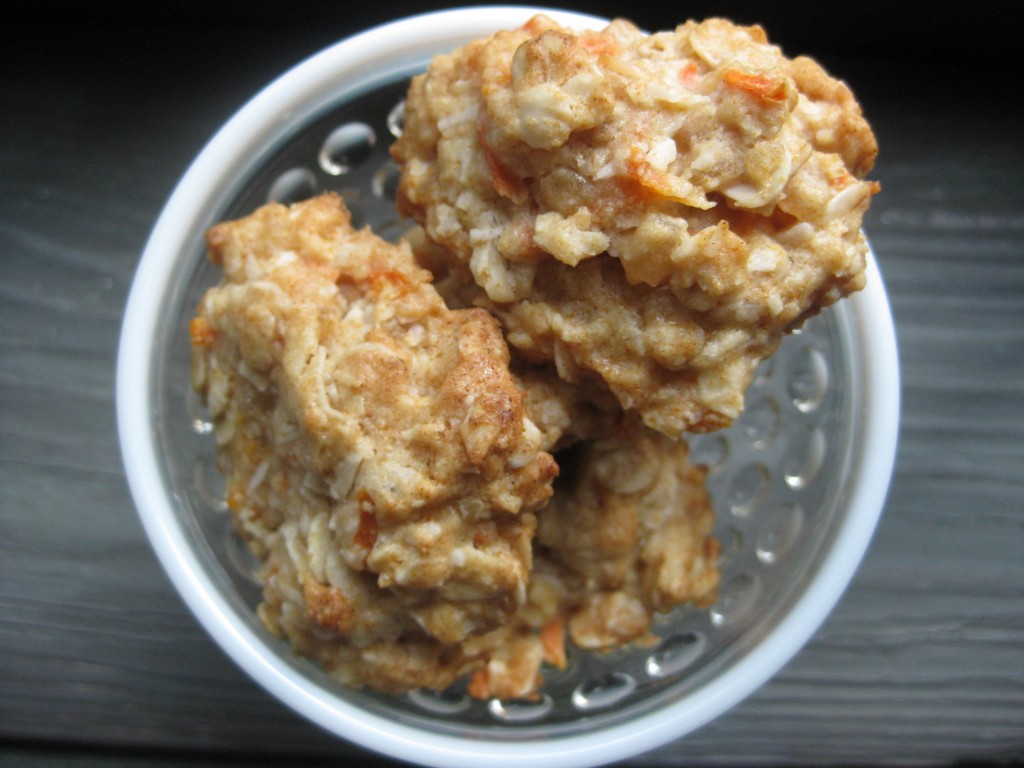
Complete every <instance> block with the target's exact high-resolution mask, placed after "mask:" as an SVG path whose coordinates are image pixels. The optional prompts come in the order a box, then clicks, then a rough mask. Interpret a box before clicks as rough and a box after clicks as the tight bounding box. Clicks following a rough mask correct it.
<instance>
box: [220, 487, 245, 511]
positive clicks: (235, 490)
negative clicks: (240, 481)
mask: <svg viewBox="0 0 1024 768" xmlns="http://www.w3.org/2000/svg"><path fill="white" fill-rule="evenodd" d="M224 500H225V501H226V502H227V504H228V508H229V509H230V510H231V511H232V512H237V511H238V510H240V509H241V508H242V505H243V504H245V489H243V488H242V487H241V486H240V485H236V486H233V487H231V488H229V489H228V493H227V496H226V497H225V499H224Z"/></svg>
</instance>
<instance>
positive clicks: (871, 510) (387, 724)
mask: <svg viewBox="0 0 1024 768" xmlns="http://www.w3.org/2000/svg"><path fill="white" fill-rule="evenodd" d="M535 13H545V14H547V15H549V16H551V17H552V18H553V19H555V20H556V21H557V22H559V23H560V24H562V25H564V26H568V27H575V28H601V27H603V26H604V25H605V24H606V23H607V19H603V18H601V17H597V16H591V15H587V14H580V13H573V12H567V11H561V10H557V9H553V8H545V7H539V6H537V7H534V6H480V7H473V8H456V9H451V10H443V11H435V12H430V13H423V14H418V15H415V16H410V17H407V18H403V19H400V20H397V21H393V22H388V23H385V24H381V25H379V26H377V27H374V28H371V29H369V30H367V31H365V32H362V33H359V34H357V35H354V36H352V37H349V38H346V39H344V40H341V41H340V42H338V43H336V44H334V45H332V46H330V47H328V48H326V49H324V50H323V51H321V52H319V53H317V54H314V55H313V56H311V57H309V58H308V59H306V60H305V61H302V62H300V63H299V64H298V65H296V66H295V67H293V68H292V69H290V70H288V71H287V72H285V73H284V74H283V75H281V76H280V77H278V78H277V79H275V80H274V81H273V82H271V83H270V84H269V85H268V86H266V87H265V88H264V89H263V90H262V91H260V92H259V93H258V94H257V95H256V96H255V97H253V98H252V99H251V100H250V101H249V102H248V103H246V104H245V105H244V106H243V107H242V108H241V109H240V110H239V111H238V112H236V113H235V115H234V116H233V117H231V118H230V119H229V120H228V121H227V122H226V123H225V124H224V126H223V127H222V128H221V129H220V130H219V131H218V132H217V133H216V134H215V135H214V136H213V138H212V139H211V140H210V141H209V142H208V143H207V145H206V146H205V147H204V148H203V150H202V151H201V152H200V153H199V155H198V156H197V157H196V159H195V160H194V161H193V162H192V164H191V165H190V166H189V168H188V169H187V170H186V172H185V174H184V175H183V176H182V178H181V180H180V181H179V183H178V185H177V186H176V187H175V189H174V191H173V192H172V194H171V196H170V197H169V198H168V200H167V203H166V204H165V206H164V208H163V210H162V212H161V214H160V216H159V218H158V219H157V222H156V224H155V225H154V227H153V230H152V232H151V235H150V237H149V240H148V241H147V244H146V246H145V249H144V251H143V253H142V256H141V259H140V262H139V265H138V267H137V270H136V273H135V277H134V279H133V282H132V286H131V289H130V293H129V297H128V301H127V305H126V308H125V313H124V317H123V321H122V328H121V336H120V341H119V346H118V357H117V370H116V413H117V421H118V433H119V440H120V446H121V453H122V461H123V464H124V468H125V473H126V477H127V480H128V485H129V489H130V492H131V495H132V498H133V501H134V503H135V506H136V509H137V511H138V514H139V517H140V518H141V521H142V523H143V527H144V529H145V532H146V535H147V537H148V539H149V542H150V544H151V546H152V547H153V549H154V550H155V552H156V555H157V557H158V559H159V560H160V562H161V564H162V566H163V568H164V570H165V571H166V572H167V574H168V576H169V577H170V579H171V581H172V583H173V584H174V586H175V588H176V589H177V591H178V593H179V594H180V595H181V596H182V598H183V599H184V600H185V602H186V604H187V605H188V607H189V608H190V610H191V611H192V612H193V614H194V615H195V616H196V618H197V619H198V620H199V622H200V623H201V625H202V626H203V627H204V628H205V630H206V631H207V632H208V633H209V634H210V635H211V636H212V637H213V638H214V640H215V641H216V642H217V643H218V645H220V646H221V648H222V649H223V650H224V651H225V652H227V654H228V655H229V657H230V658H232V660H233V661H234V662H235V663H236V664H238V665H239V666H240V667H241V668H242V669H243V670H244V671H245V672H246V673H248V674H249V675H250V676H251V677H252V678H253V679H254V680H256V681H257V682H258V683H259V684H260V685H262V686H263V687H264V688H265V689H266V690H267V691H269V692H270V693H271V694H272V695H274V696H275V697H276V698H278V699H279V700H280V701H282V702H283V703H285V704H286V705H288V706H289V707H290V708H292V709H293V710H295V711H296V712H298V713H299V714H301V715H303V716H304V717H306V718H307V719H309V720H311V721H312V722H314V723H316V724H317V725H319V726H321V727H323V728H324V729H326V730H327V731H329V732H331V733H333V734H335V735H338V736H341V737H343V738H345V739H347V740H348V741H350V742H352V743H355V744H358V745H361V746H363V747H366V748H368V749H372V750H374V751H377V752H381V753H384V754H387V755H389V756H391V757H395V758H398V759H403V760H407V761H411V762H415V763H421V764H426V765H434V766H458V767H459V768H462V767H464V768H475V767H476V766H477V765H478V763H479V761H480V760H483V759H486V760H487V761H488V762H489V764H490V765H492V766H496V767H498V768H501V767H502V766H509V767H512V766H515V767H519V766H526V765H531V766H549V765H550V766H565V767H566V768H572V767H573V766H579V767H582V766H593V765H599V764H604V763H608V762H612V761H615V760H620V759H624V758H627V757H630V756H633V755H636V754H639V753H642V752H645V751H648V750H650V749H653V748H655V747H658V746H660V745H662V744H664V743H666V742H668V741H670V740H672V739H675V738H679V737H681V736H683V735H685V734H687V733H689V732H691V731H693V730H695V729H696V728H698V727H700V726H702V725H704V724H706V723H707V722H709V721H711V720H712V719H714V718H716V717H718V716H719V715H720V714H722V713H723V712H725V711H726V710H728V709H730V708H731V707H733V706H735V705H736V704H738V703H739V702H740V701H742V700H743V699H744V698H746V697H747V696H748V695H750V694H751V693H752V692H753V691H755V690H756V689H757V688H759V687H760V686H761V685H763V684H764V683H765V682H767V680H768V679H769V678H770V677H771V676H773V675H774V674H775V673H776V672H777V671H778V670H779V669H781V668H782V667H783V666H784V665H785V664H786V663H787V662H788V661H789V660H790V659H791V658H792V657H793V656H794V655H795V654H796V653H797V651H798V650H799V649H800V648H801V647H803V646H804V645H805V644H806V642H807V641H808V640H809V639H810V638H811V636H812V635H813V634H814V632H815V631H816V630H817V629H818V627H819V626H820V625H821V624H822V622H823V621H824V620H825V618H826V617H827V616H828V614H829V613H830V612H831V610H832V609H833V607H834V606H835V605H836V603H837V602H838V600H839V599H840V597H841V596H842V594H843V592H844V591H845V589H846V587H847V585H848V584H849V582H850V580H851V579H852V577H853V575H854V573H855V572H856V569H857V567H858V566H859V564H860V562H861V560H862V558H863V556H864V554H865V552H866V550H867V547H868V545H869V543H870V540H871V538H872V536H873V533H874V531H875V528H876V526H877V522H878V519H879V517H880V515H881V512H882V508H883V506H884V502H885V498H886V496H887V493H888V488H889V482H890V479H891V475H892V470H893V465H894V462H895V455H896V445H897V437H898V429H899V413H900V380H899V364H898V354H897V348H896V335H895V327H894V323H893V319H892V312H891V309H890V305H889V300H888V297H887V295H886V292H885V287H884V284H883V281H882V276H881V273H880V270H879V268H878V264H877V261H876V259H875V256H874V254H873V252H871V251H870V249H869V252H868V257H867V270H866V275H867V284H866V287H865V288H864V290H862V291H860V292H858V293H856V294H854V295H852V296H850V297H848V298H847V299H846V300H845V303H846V305H847V306H848V307H849V310H850V313H849V314H850V318H851V322H852V324H853V326H854V330H855V331H856V334H855V337H856V340H857V342H858V344H859V348H858V349H857V350H856V351H857V352H858V353H859V354H858V360H859V361H860V365H859V366H858V367H859V370H857V371H855V377H856V379H855V385H856V386H859V387H861V388H862V391H863V392H864V393H865V394H864V397H863V406H864V408H863V414H862V415H863V419H862V421H861V423H860V424H859V428H860V430H861V432H862V436H863V439H862V440H861V441H860V442H859V444H858V450H857V452H856V453H855V455H854V456H853V457H852V461H853V470H852V476H854V477H858V478H861V481H860V482H857V483H854V484H853V486H852V490H851V495H850V497H849V502H848V509H849V511H848V513H847V514H846V515H845V516H844V518H843V521H842V525H841V527H840V529H839V530H838V531H837V535H836V539H835V543H834V545H833V546H832V547H831V548H830V549H829V551H828V553H827V556H826V557H825V559H824V560H823V561H822V563H821V565H820V567H819V570H818V573H817V575H816V576H815V578H814V579H813V580H812V581H811V582H810V583H809V585H808V587H807V588H806V589H805V590H804V591H803V593H802V594H801V595H800V596H799V597H798V598H797V600H796V602H795V604H794V606H793V607H792V610H791V611H790V612H789V613H788V614H787V615H786V616H785V617H784V618H783V619H782V620H781V621H780V623H779V624H778V625H777V626H776V627H775V628H774V629H773V630H771V631H770V632H769V634H768V635H767V636H766V637H765V639H764V640H763V641H762V642H761V643H760V644H759V645H758V647H757V648H756V649H754V650H753V651H751V652H750V653H749V654H747V655H746V656H745V657H744V658H742V659H741V660H740V661H739V663H738V664H737V665H736V666H734V667H731V668H729V669H728V670H726V671H725V672H724V673H723V674H721V675H720V676H718V677H716V678H714V679H712V680H710V681H708V682H707V683H706V684H705V685H703V686H701V687H700V688H698V689H697V690H696V691H694V693H693V694H692V695H690V696H688V697H686V698H684V699H682V700H680V701H676V702H673V703H671V704H669V705H667V706H665V707H663V708H661V709H657V710H654V711H650V712H647V713H645V714H643V715H641V716H639V717H637V718H635V719H633V720H630V721H628V722H626V723H621V724H616V725H612V726H610V727H607V728H603V729H600V730H595V731H590V732H586V733H583V734H580V735H563V736H559V737H555V738H544V739H536V740H524V739H523V738H521V737H518V738H517V737H516V736H515V734H514V733H512V732H510V738H509V739H507V740H506V739H500V738H489V739H486V740H470V739H464V738H458V737H454V736H451V735H447V734H440V733H434V732H429V731H426V730H423V729H421V728H417V727H415V726H412V725H408V724H403V723H399V722H396V721H395V720H393V719H389V718H386V717H384V716H381V715H379V714H376V713H373V712H369V711H366V710H363V709H360V708H359V707H357V706H355V705H354V704H352V703H351V702H347V701H345V700H343V699H341V698H339V697H337V696H334V695H333V694H331V693H330V692H329V691H325V690H322V689H319V688H317V687H315V686H310V685H308V684H307V683H305V682H304V680H303V679H302V677H301V675H300V674H299V673H298V672H297V671H296V669H295V668H294V667H293V666H290V665H289V664H287V663H285V662H284V661H283V660H281V659H279V658H276V657H274V656H273V655H272V654H271V655H268V654H266V653H265V652H264V650H265V648H266V645H265V643H264V641H263V640H262V639H261V638H259V637H257V636H256V634H255V633H254V632H253V631H252V630H251V629H250V628H249V627H248V626H246V625H245V623H244V622H241V621H238V620H236V619H235V618H234V613H235V609H234V608H233V606H232V605H231V604H230V602H229V601H228V600H227V599H225V597H224V596H223V595H221V594H219V593H218V591H217V588H216V586H215V585H214V583H213V582H212V581H211V580H210V579H209V578H208V576H207V574H206V573H205V572H204V570H203V568H202V566H201V564H200V562H199V560H198V558H197V556H196V554H195V553H194V552H193V551H191V548H190V546H189V544H188V540H187V537H186V535H185V531H184V529H183V527H182V526H181V524H180V522H179V521H178V519H177V516H176V515H175V513H174V510H173V508H172V504H171V502H170V500H169V494H170V491H169V489H168V487H167V485H166V483H165V481H164V478H163V475H162V472H161V469H160V466H161V462H160V457H159V435H158V434H157V430H156V428H155V425H154V424H153V422H152V418H151V417H152V414H153V403H152V397H151V396H152V389H151V386H150V382H151V379H152V376H153V369H154V365H155V364H156V354H155V352H156V348H155V345H154V342H155V340H157V339H158V338H159V337H160V335H161V323H162V322H163V321H164V320H165V318H163V317H162V316H161V312H160V307H161V298H162V296H163V290H164V286H165V284H166V282H167V280H168V279H169V277H170V275H171V272H172V270H173V269H174V268H175V266H176V265H177V264H178V263H179V262H180V261H181V260H182V259H184V258H185V257H186V254H187V253H188V252H189V249H190V247H192V246H191V244H190V243H188V242H186V239H187V238H188V237H189V236H191V237H194V234H195V230H194V226H195V224H196V222H198V221H200V220H201V218H202V216H203V214H204V210H203V207H204V203H206V201H207V200H208V198H209V195H210V191H211V190H212V189H215V188H217V185H218V183H219V182H220V180H221V179H222V178H224V177H227V176H230V175H231V173H232V169H233V168H236V167H237V165H238V163H239V162H240V161H241V159H242V158H245V157H246V156H247V155H248V156H251V154H252V152H253V151H255V150H257V149H258V147H259V145H260V142H261V141H263V140H264V137H265V131H266V130H267V126H277V128H278V129H279V126H280V123H281V120H282V119H289V120H293V121H299V122H301V120H302V119H304V116H305V115H307V114H309V112H310V110H311V109H315V108H318V107H319V106H320V105H319V103H315V102H316V101H317V99H319V98H321V97H322V94H323V93H324V91H325V90H326V89H328V88H329V84H330V82H331V81H332V80H334V79H335V78H336V77H337V76H338V73H339V72H349V73H352V72H358V71H361V70H364V71H365V70H367V69H372V68H373V67H374V66H379V65H381V64H387V63H388V62H389V61H393V59H394V55H393V54H392V53H391V52H392V51H395V50H405V51H411V50H414V49H415V50H420V51H422V50H423V49H424V48H425V47H426V48H429V49H431V50H434V49H436V50H443V49H446V48H451V47H455V45H458V44H461V43H462V42H465V41H468V40H471V39H475V38H478V37H481V36H484V35H487V34H490V33H491V32H493V31H494V30H497V29H501V28H508V27H514V26H517V25H519V24H521V23H523V22H524V21H526V20H527V19H528V18H530V16H532V15H533V14H535ZM282 116H284V117H282ZM513 745H514V748H512V747H513Z"/></svg>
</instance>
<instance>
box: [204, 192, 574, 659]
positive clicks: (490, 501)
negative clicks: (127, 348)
mask: <svg viewBox="0 0 1024 768" xmlns="http://www.w3.org/2000/svg"><path fill="white" fill-rule="evenodd" d="M207 240H208V244H209V250H210V255H211V258H212V259H213V260H214V261H215V262H216V263H218V264H220V265H222V266H223V268H224V280H223V282H222V283H221V285H219V286H218V287H215V288H213V289H211V290H210V291H209V292H208V293H207V294H206V295H205V297H204V298H203V300H202V302H201V304H200V306H199V308H198V312H197V315H196V318H195V319H194V320H193V322H192V329H191V330H192V341H193V345H194V352H195V354H194V356H193V360H194V365H193V377H194V386H195V387H196V389H197V390H198V391H199V392H200V393H201V394H202V396H203V398H204V400H205V402H206V403H207V405H208V406H209V409H210V412H211V414H212V416H213V418H214V422H215V427H216V429H215V434H216V439H217V444H218V452H219V465H220V468H221V469H222V470H223V472H224V474H225V475H226V477H227V487H228V491H227V500H228V504H229V506H230V508H231V510H232V514H233V516H234V518H235V520H236V523H237V526H238V528H239V530H240V531H241V533H242V535H243V536H244V537H245V538H246V539H247V541H248V542H249V543H250V545H251V546H252V548H253V549H254V551H256V552H257V553H258V554H260V555H261V556H264V557H268V558H270V559H269V560H268V562H269V563H270V565H269V566H268V573H267V577H268V578H269V579H272V578H273V577H274V571H275V568H280V566H281V562H282V560H283V559H284V558H285V557H287V558H288V559H290V560H291V561H292V562H293V564H294V565H295V566H296V567H299V565H301V569H300V572H299V573H297V574H296V576H295V578H294V579H293V581H294V582H295V585H297V586H295V587H294V588H296V589H300V590H301V591H302V593H303V594H302V599H301V600H299V601H297V602H296V604H300V605H304V606H305V610H306V612H307V614H308V616H309V617H310V618H312V619H313V621H314V623H316V624H318V625H320V626H322V627H323V628H325V629H327V630H329V631H331V632H334V633H337V634H341V635H345V636H347V637H349V638H350V639H351V640H352V642H353V643H355V644H356V645H366V644H368V643H371V642H373V641H376V640H381V639H384V640H388V639H393V638H394V637H397V636H399V635H401V634H403V633H404V632H406V631H408V630H409V629H410V628H413V627H416V628H418V629H420V630H422V631H423V632H424V633H425V634H426V635H427V636H429V637H431V638H434V639H436V640H438V641H441V642H444V643H455V642H458V641H460V640H462V639H464V638H466V637H468V636H470V635H474V634H479V633H481V632H484V631H487V630H490V629H493V628H495V627H498V626H501V625H503V624H504V623H505V622H506V621H507V619H508V617H509V616H511V615H513V614H514V613H515V612H516V610H517V609H518V607H519V606H520V605H522V603H523V602H524V600H525V599H526V592H527V583H528V579H529V572H530V567H531V541H532V538H533V534H534V529H535V525H536V523H535V517H534V512H535V511H536V510H537V509H538V508H540V507H541V506H543V505H544V504H545V502H547V500H548V499H549V497H550V496H551V493H552V481H553V478H554V476H555V475H556V473H557V466H556V464H555V462H554V460H553V458H552V457H551V455H550V454H549V453H548V452H547V451H545V450H544V449H543V447H542V440H543V436H542V434H541V431H540V430H539V429H538V427H537V426H536V425H535V424H534V423H533V422H532V421H531V420H530V418H529V417H528V415H527V412H526V407H525V395H524V393H523V392H522V391H521V390H520V388H519V386H518V385H517V382H516V380H515V379H514V378H513V376H512V374H511V372H510V371H509V353H508V348H507V346H506V344H505V342H504V340H503V339H502V336H501V332H500V329H499V327H498V324H497V322H496V321H495V320H494V319H493V318H492V317H491V316H490V315H488V314H487V313H486V312H485V311H484V310H482V309H466V310H450V309H448V308H447V307H446V306H445V304H444V302H443V300H442V299H441V297H440V296H439V295H438V293H437V291H436V290H435V289H434V287H433V286H432V284H431V282H430V275H429V273H428V272H426V271H425V270H423V269H421V268H420V267H418V266H417V265H416V263H415V261H414V259H413V257H412V254H411V251H410V250H409V248H408V246H406V245H404V244H403V245H397V246H396V245H391V244H389V243H386V242H384V241H383V240H380V239H379V238H377V237H376V236H374V235H373V234H372V233H370V232H369V231H368V230H362V231H355V230H354V229H353V228H352V227H351V225H350V220H349V214H348V211H347V210H346V209H345V207H344V205H343V203H342V201H341V199H340V198H338V197H337V196H334V195H324V196H321V197H317V198H314V199H312V200H309V201H306V202H303V203H298V204H296V205H294V206H292V207H285V206H283V205H277V204H271V205H268V206H265V207H264V208H261V209H260V210H258V211H256V212H255V213H253V214H252V215H250V216H248V217H246V218H244V219H240V220H238V221H232V222H226V223H223V224H219V225H217V226H215V227H213V228H212V229H211V230H210V232H209V233H208V237H207ZM273 553H276V554H274V557H270V556H271V554H273ZM286 618H287V617H285V619H286ZM279 623H280V628H283V629H284V630H285V632H286V633H287V629H288V627H289V622H288V621H287V620H284V619H283V620H281V621H280V622H279Z"/></svg>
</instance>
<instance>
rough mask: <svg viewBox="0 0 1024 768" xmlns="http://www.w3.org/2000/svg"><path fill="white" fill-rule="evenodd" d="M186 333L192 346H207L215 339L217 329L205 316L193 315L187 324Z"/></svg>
mask: <svg viewBox="0 0 1024 768" xmlns="http://www.w3.org/2000/svg"><path fill="white" fill-rule="evenodd" d="M188 335H189V338H190V339H191V340H192V346H193V347H208V346H210V345H211V344H213V342H215V341H216V340H217V335H218V334H217V329H216V328H214V327H213V326H212V325H210V321H209V320H207V319H206V318H205V317H193V318H192V320H191V321H189V324H188Z"/></svg>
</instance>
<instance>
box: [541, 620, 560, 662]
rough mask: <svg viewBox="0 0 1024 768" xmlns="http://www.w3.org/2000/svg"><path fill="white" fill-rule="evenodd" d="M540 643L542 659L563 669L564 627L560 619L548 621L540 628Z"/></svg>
mask: <svg viewBox="0 0 1024 768" xmlns="http://www.w3.org/2000/svg"><path fill="white" fill-rule="evenodd" d="M540 644H541V646H542V647H543V648H544V661H546V662H547V663H548V664H551V665H552V666H555V667H558V668H559V669H565V665H566V656H565V627H564V625H563V624H562V620H561V619H554V620H553V621H549V622H548V623H547V624H545V625H544V626H543V627H541V628H540Z"/></svg>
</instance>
